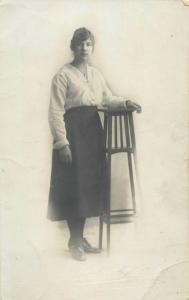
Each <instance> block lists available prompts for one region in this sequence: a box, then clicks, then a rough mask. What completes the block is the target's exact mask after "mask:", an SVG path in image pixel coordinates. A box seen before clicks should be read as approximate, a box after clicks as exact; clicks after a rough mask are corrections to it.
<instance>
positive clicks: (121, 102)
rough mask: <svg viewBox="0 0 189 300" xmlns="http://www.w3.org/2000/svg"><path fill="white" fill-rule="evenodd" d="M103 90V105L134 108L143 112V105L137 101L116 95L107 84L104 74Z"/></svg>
mask: <svg viewBox="0 0 189 300" xmlns="http://www.w3.org/2000/svg"><path fill="white" fill-rule="evenodd" d="M100 77H101V82H102V90H103V100H102V105H103V106H106V107H110V108H125V109H127V108H132V109H133V110H136V111H137V112H141V106H140V105H138V104H137V103H135V102H133V101H131V100H128V99H127V98H126V97H120V96H115V95H113V94H112V91H111V90H110V89H109V87H108V86H107V84H106V81H105V80H104V78H103V76H102V75H101V74H100Z"/></svg>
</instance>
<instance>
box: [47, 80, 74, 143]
mask: <svg viewBox="0 0 189 300" xmlns="http://www.w3.org/2000/svg"><path fill="white" fill-rule="evenodd" d="M67 85H68V83H67V79H66V76H65V75H64V74H57V75H55V77H54V78H53V80H52V85H51V98H50V106H49V125H50V129H51V133H52V135H53V138H54V145H53V148H54V149H60V148H62V147H64V146H65V145H67V144H69V142H68V140H67V137H66V128H65V122H64V113H65V108H64V106H65V98H66V91H67Z"/></svg>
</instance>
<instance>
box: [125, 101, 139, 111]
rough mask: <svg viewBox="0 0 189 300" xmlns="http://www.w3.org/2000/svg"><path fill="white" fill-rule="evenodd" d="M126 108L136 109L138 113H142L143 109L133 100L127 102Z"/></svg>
mask: <svg viewBox="0 0 189 300" xmlns="http://www.w3.org/2000/svg"><path fill="white" fill-rule="evenodd" d="M126 106H127V107H131V108H133V109H135V110H136V112H137V113H141V112H142V107H141V106H140V105H139V104H137V103H136V102H133V101H131V100H127V101H126Z"/></svg>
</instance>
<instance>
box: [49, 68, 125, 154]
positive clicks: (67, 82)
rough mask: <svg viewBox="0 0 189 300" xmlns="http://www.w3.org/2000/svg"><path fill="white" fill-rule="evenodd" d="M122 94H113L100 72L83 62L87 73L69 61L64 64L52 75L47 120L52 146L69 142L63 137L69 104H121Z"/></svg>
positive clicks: (116, 105) (117, 105) (123, 101)
mask: <svg viewBox="0 0 189 300" xmlns="http://www.w3.org/2000/svg"><path fill="white" fill-rule="evenodd" d="M125 101H126V99H124V98H123V97H117V96H113V95H112V92H111V91H110V89H109V88H108V87H107V85H106V82H105V80H104V78H103V76H102V75H101V73H100V72H99V71H98V70H97V69H96V68H94V67H92V66H89V65H87V76H86V77H85V76H84V75H83V73H82V72H81V71H80V70H79V69H77V68H76V67H74V66H73V65H72V64H66V65H64V66H63V67H62V68H61V69H60V70H59V71H58V73H57V74H56V75H55V76H54V78H53V80H52V86H51V99H50V106H49V124H50V129H51V132H52V135H53V138H54V145H53V148H54V149H60V148H62V147H64V146H65V145H67V144H69V141H68V140H67V137H66V128H65V123H64V114H65V112H66V111H67V110H69V109H70V108H73V107H78V106H83V105H88V106H91V105H92V106H111V107H123V108H125V107H126V106H125Z"/></svg>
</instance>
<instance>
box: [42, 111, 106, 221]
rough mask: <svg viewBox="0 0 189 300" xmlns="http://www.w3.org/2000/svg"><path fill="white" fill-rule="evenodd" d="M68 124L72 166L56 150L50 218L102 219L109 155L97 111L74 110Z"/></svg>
mask: <svg viewBox="0 0 189 300" xmlns="http://www.w3.org/2000/svg"><path fill="white" fill-rule="evenodd" d="M64 120H65V125H66V131H67V138H68V140H69V143H70V147H71V151H72V163H71V164H70V165H68V164H66V163H62V162H61V161H60V159H59V153H58V150H53V154H52V172H51V183H50V192H49V202H48V211H47V218H49V219H50V220H52V221H58V220H64V219H67V218H69V217H74V216H75V217H76V216H79V217H92V216H99V214H100V213H101V212H102V210H103V209H104V202H105V197H106V154H105V147H104V132H103V129H102V125H101V121H100V118H99V115H98V112H97V108H96V107H94V106H82V107H77V108H72V109H70V110H69V111H68V112H66V114H65V115H64Z"/></svg>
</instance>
